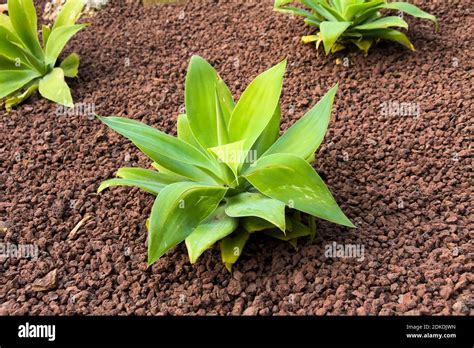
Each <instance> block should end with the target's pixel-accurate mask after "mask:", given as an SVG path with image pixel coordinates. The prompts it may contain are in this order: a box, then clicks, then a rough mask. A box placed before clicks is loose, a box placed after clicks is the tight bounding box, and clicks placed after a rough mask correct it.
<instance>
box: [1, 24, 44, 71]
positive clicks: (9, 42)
mask: <svg viewBox="0 0 474 348" xmlns="http://www.w3.org/2000/svg"><path fill="white" fill-rule="evenodd" d="M0 52H1V54H2V56H4V57H6V58H8V59H10V60H12V61H17V60H19V61H20V62H21V64H25V65H28V66H29V67H31V68H32V69H35V70H37V71H38V72H39V73H43V72H44V71H45V68H44V66H43V65H42V63H41V62H40V61H39V60H38V59H37V58H36V57H35V56H33V55H32V54H31V53H30V52H29V51H27V50H25V49H23V48H22V47H21V45H19V44H18V42H17V37H16V35H15V34H13V33H11V32H10V31H8V30H7V29H5V28H4V27H0Z"/></svg>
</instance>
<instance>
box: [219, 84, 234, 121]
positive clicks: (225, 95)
mask: <svg viewBox="0 0 474 348" xmlns="http://www.w3.org/2000/svg"><path fill="white" fill-rule="evenodd" d="M216 93H217V98H218V101H219V106H220V109H221V112H222V119H223V121H224V125H225V129H227V127H228V126H229V120H230V116H231V115H232V111H234V107H235V103H234V98H233V97H232V93H231V92H230V90H229V87H227V85H226V84H225V82H224V80H222V79H221V78H220V77H219V76H217V82H216Z"/></svg>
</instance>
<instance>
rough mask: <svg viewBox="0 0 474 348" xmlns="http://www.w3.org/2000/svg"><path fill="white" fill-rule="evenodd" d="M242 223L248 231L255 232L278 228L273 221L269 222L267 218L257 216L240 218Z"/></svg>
mask: <svg viewBox="0 0 474 348" xmlns="http://www.w3.org/2000/svg"><path fill="white" fill-rule="evenodd" d="M285 223H286V220H285ZM240 224H241V226H242V227H243V228H244V229H245V230H246V231H247V232H248V233H254V232H259V231H263V230H268V229H274V228H276V226H275V225H274V224H272V223H271V222H268V221H267V220H264V219H261V218H258V217H255V216H249V217H244V218H242V219H240Z"/></svg>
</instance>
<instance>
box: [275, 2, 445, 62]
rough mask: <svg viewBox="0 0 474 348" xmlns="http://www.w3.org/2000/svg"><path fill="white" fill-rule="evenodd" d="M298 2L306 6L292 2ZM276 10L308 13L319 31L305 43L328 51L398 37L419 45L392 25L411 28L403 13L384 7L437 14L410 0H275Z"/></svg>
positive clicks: (363, 47) (363, 46) (413, 13)
mask: <svg viewBox="0 0 474 348" xmlns="http://www.w3.org/2000/svg"><path fill="white" fill-rule="evenodd" d="M294 2H297V3H300V4H302V5H303V6H304V7H305V8H299V7H295V6H292V5H291V4H292V3H294ZM274 9H275V11H278V12H283V13H291V14H294V15H297V16H302V17H304V18H305V19H304V21H305V23H306V24H308V25H310V26H313V27H316V28H317V29H318V32H317V33H316V34H315V35H308V36H303V38H302V41H303V42H304V43H309V42H315V43H316V48H319V46H320V44H321V42H322V43H323V45H324V51H325V52H326V55H327V54H329V53H335V52H337V51H340V50H342V49H344V48H346V46H347V45H348V44H354V45H356V46H357V47H358V48H359V49H360V50H362V51H364V52H365V53H366V54H367V53H368V51H369V49H370V47H371V46H372V45H373V44H374V43H375V42H377V41H378V40H381V39H383V40H390V41H396V42H398V43H400V44H402V45H403V46H405V47H407V48H409V49H410V50H413V51H414V50H415V47H414V46H413V44H412V43H411V42H410V40H409V39H408V38H407V36H406V35H405V34H403V33H402V32H400V31H398V30H396V29H392V28H394V27H395V28H404V29H408V24H407V22H405V21H404V20H403V19H402V18H401V17H399V16H384V15H383V14H382V13H381V12H380V10H383V9H389V10H397V11H400V12H402V13H403V12H404V13H407V14H409V15H411V16H414V17H418V18H424V19H428V20H430V21H433V22H434V23H435V24H436V28H438V24H437V20H436V17H435V16H433V15H430V14H429V13H426V12H424V11H422V10H420V9H419V8H418V7H416V6H415V5H412V4H409V3H406V2H388V1H387V0H275V6H274Z"/></svg>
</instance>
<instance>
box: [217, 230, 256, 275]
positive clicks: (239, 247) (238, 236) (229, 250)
mask: <svg viewBox="0 0 474 348" xmlns="http://www.w3.org/2000/svg"><path fill="white" fill-rule="evenodd" d="M249 236H250V235H249V234H248V232H246V231H244V230H242V229H237V231H236V232H234V233H232V234H231V235H229V236H227V237H225V238H224V239H222V240H221V242H220V249H221V257H222V262H224V264H225V267H226V268H227V270H228V271H229V272H232V265H233V264H234V263H236V262H237V260H238V259H239V257H240V255H242V252H243V250H244V246H245V244H246V243H247V240H248V239H249Z"/></svg>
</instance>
